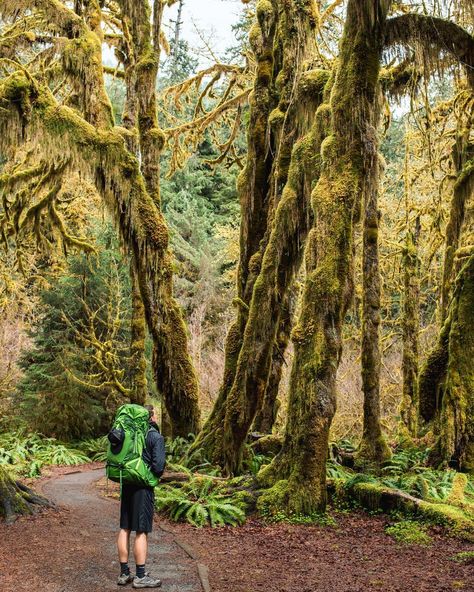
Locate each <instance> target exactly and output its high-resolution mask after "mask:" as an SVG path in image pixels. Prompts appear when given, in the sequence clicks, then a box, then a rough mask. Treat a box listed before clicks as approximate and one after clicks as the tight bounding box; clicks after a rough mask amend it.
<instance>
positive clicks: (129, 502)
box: [120, 483, 155, 532]
mask: <svg viewBox="0 0 474 592" xmlns="http://www.w3.org/2000/svg"><path fill="white" fill-rule="evenodd" d="M154 502H155V492H154V490H153V488H152V487H141V486H139V485H132V484H130V483H124V484H123V485H122V499H121V503H120V528H125V529H127V530H135V531H136V532H151V531H152V530H153V511H154Z"/></svg>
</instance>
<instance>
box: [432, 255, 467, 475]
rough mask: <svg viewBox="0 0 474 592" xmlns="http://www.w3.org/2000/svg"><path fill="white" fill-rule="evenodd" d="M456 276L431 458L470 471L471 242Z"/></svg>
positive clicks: (447, 322) (447, 321) (448, 319)
mask: <svg viewBox="0 0 474 592" xmlns="http://www.w3.org/2000/svg"><path fill="white" fill-rule="evenodd" d="M470 252H471V254H470V255H469V256H468V258H467V260H465V259H464V261H465V262H464V264H463V266H462V268H461V270H460V272H459V274H458V276H457V278H456V283H455V288H454V294H453V298H452V301H451V305H450V309H449V315H448V318H447V320H446V324H447V325H448V326H449V338H448V368H447V373H446V379H445V383H444V386H443V397H442V406H441V411H440V417H439V421H438V422H437V429H436V431H437V432H438V433H439V440H438V443H437V446H436V447H435V449H434V452H433V454H432V460H433V461H439V462H441V463H444V464H446V463H448V464H450V465H454V466H455V467H456V468H457V469H458V470H460V471H466V472H469V473H474V366H473V362H472V361H473V359H474V254H473V253H474V245H471V246H470Z"/></svg>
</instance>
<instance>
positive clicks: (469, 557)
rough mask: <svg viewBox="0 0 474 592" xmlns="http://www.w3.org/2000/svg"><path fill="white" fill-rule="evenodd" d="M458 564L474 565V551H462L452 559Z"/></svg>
mask: <svg viewBox="0 0 474 592" xmlns="http://www.w3.org/2000/svg"><path fill="white" fill-rule="evenodd" d="M451 559H452V560H453V561H455V562H456V563H464V564H466V565H474V551H460V552H459V553H456V555H453V557H451Z"/></svg>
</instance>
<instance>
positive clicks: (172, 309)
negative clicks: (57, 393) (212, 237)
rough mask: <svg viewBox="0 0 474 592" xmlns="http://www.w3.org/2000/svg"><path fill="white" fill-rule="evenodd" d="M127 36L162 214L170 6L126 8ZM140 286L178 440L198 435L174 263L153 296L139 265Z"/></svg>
mask: <svg viewBox="0 0 474 592" xmlns="http://www.w3.org/2000/svg"><path fill="white" fill-rule="evenodd" d="M119 4H120V6H121V9H122V18H123V22H124V23H125V26H124V30H125V31H129V35H130V38H129V40H128V41H129V42H131V44H132V47H133V50H132V56H131V57H130V56H129V61H130V64H129V67H130V69H131V71H132V72H133V76H132V75H130V81H131V83H132V84H133V83H134V84H135V92H134V93H133V96H134V98H135V101H136V110H137V116H136V119H137V125H138V135H139V150H140V155H141V163H140V166H141V171H142V173H143V177H144V180H145V186H146V189H147V191H148V193H149V195H150V196H151V197H152V199H153V201H154V203H155V205H156V207H157V208H158V209H159V208H160V156H161V151H162V148H163V144H164V134H163V132H162V131H161V129H160V128H159V125H158V119H157V105H156V79H157V74H158V65H159V58H160V34H161V20H162V13H163V8H164V4H163V3H162V2H161V1H159V0H155V2H154V3H153V18H151V17H152V15H151V13H150V6H149V3H148V2H145V1H133V2H132V1H129V0H123V1H121V2H120V3H119ZM136 269H137V280H138V285H139V286H140V291H141V295H142V298H143V302H144V304H145V315H146V318H147V321H148V325H149V328H150V332H151V335H152V337H153V342H154V350H155V353H154V356H153V360H154V372H155V376H156V382H157V386H158V390H159V391H160V393H161V394H162V396H163V399H164V403H165V406H166V409H167V412H168V415H169V418H170V421H171V425H172V433H173V436H174V437H176V436H187V435H188V434H189V433H197V432H198V430H199V427H200V412H199V404H198V382H197V378H196V375H195V372H194V368H193V365H192V362H191V359H190V356H189V354H188V347H187V334H186V327H185V325H184V320H183V318H182V314H181V310H180V309H179V306H178V304H177V303H176V301H175V300H174V298H173V288H172V257H171V254H170V253H169V251H166V252H165V253H164V254H163V259H162V265H161V269H159V270H158V269H157V270H156V273H157V274H159V275H160V276H161V282H160V284H159V288H160V289H159V292H158V293H153V291H152V290H151V289H150V284H149V282H148V281H147V277H146V274H144V273H143V272H142V271H141V269H140V266H139V265H136Z"/></svg>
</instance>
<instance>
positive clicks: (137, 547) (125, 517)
mask: <svg viewBox="0 0 474 592" xmlns="http://www.w3.org/2000/svg"><path fill="white" fill-rule="evenodd" d="M145 408H146V409H147V410H148V413H149V430H148V433H147V436H146V440H145V447H144V449H143V454H142V458H143V460H144V462H145V464H146V465H147V466H148V467H150V469H151V471H152V473H153V474H154V475H155V476H156V477H161V475H162V474H163V471H164V468H165V442H164V438H163V436H162V435H161V434H160V431H159V429H158V425H157V423H156V422H157V418H156V415H155V410H154V409H153V407H152V406H151V405H145ZM154 502H155V492H154V488H153V487H147V486H143V485H135V484H133V483H123V485H122V495H121V504H120V532H119V535H118V539H117V548H118V556H119V561H120V576H119V578H118V581H117V583H118V585H119V586H124V585H126V584H128V583H129V582H133V584H132V586H133V588H158V587H159V586H161V581H160V580H159V579H157V578H153V577H151V576H150V574H149V573H148V572H146V571H145V564H146V557H147V549H148V533H150V532H151V531H152V528H153V511H154ZM132 531H135V532H136V535H135V543H134V546H133V554H134V558H135V565H136V575H135V577H133V576H132V574H131V573H130V568H129V566H128V554H129V548H130V533H131V532H132Z"/></svg>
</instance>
